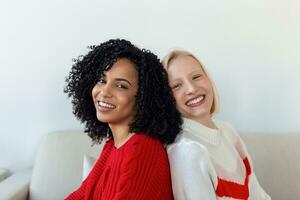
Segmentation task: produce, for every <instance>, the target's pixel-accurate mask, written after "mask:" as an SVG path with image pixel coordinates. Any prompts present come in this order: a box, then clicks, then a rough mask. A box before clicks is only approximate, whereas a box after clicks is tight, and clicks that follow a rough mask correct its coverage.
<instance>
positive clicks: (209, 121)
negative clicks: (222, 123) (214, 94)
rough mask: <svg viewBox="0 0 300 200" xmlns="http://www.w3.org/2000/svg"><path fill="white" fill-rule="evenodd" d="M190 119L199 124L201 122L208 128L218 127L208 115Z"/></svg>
mask: <svg viewBox="0 0 300 200" xmlns="http://www.w3.org/2000/svg"><path fill="white" fill-rule="evenodd" d="M192 120H195V121H196V122H199V123H200V124H202V125H204V126H206V127H208V128H212V129H218V127H217V126H216V125H215V123H214V122H213V120H212V118H211V116H208V117H205V118H196V119H192Z"/></svg>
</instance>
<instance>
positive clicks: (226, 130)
mask: <svg viewBox="0 0 300 200" xmlns="http://www.w3.org/2000/svg"><path fill="white" fill-rule="evenodd" d="M214 122H215V124H216V126H217V127H218V128H219V129H220V130H221V131H222V133H223V134H224V136H225V137H227V138H229V139H230V140H231V141H236V140H239V138H240V136H239V134H238V132H237V131H236V129H235V128H234V127H233V126H232V125H231V124H230V123H229V122H225V121H220V120H216V119H214Z"/></svg>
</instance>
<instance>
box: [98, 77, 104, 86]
mask: <svg viewBox="0 0 300 200" xmlns="http://www.w3.org/2000/svg"><path fill="white" fill-rule="evenodd" d="M98 83H99V84H101V85H102V84H105V83H106V81H105V80H104V78H100V79H99V80H98Z"/></svg>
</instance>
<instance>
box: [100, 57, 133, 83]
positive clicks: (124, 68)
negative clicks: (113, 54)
mask: <svg viewBox="0 0 300 200" xmlns="http://www.w3.org/2000/svg"><path fill="white" fill-rule="evenodd" d="M104 74H105V76H107V77H110V76H111V77H115V78H121V77H122V78H128V79H130V80H131V79H137V77H138V73H137V70H136V68H135V65H134V64H133V63H132V62H131V61H130V60H128V59H127V58H121V59H118V60H117V61H116V62H115V63H114V64H113V65H112V66H111V68H110V69H109V70H107V71H105V72H104Z"/></svg>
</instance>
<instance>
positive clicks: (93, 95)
mask: <svg viewBox="0 0 300 200" xmlns="http://www.w3.org/2000/svg"><path fill="white" fill-rule="evenodd" d="M97 91H98V89H97V85H95V86H94V87H93V89H92V98H93V99H95V98H96V95H97V93H98V92H97Z"/></svg>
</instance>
